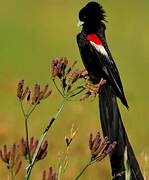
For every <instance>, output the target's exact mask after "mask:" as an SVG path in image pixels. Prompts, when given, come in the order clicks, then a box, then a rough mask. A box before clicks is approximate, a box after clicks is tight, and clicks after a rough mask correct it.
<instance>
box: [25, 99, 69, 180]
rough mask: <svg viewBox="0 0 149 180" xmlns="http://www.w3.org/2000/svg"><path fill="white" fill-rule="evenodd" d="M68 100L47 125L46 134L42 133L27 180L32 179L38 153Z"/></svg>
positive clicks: (28, 170)
mask: <svg viewBox="0 0 149 180" xmlns="http://www.w3.org/2000/svg"><path fill="white" fill-rule="evenodd" d="M66 101H67V99H66V98H64V99H63V101H62V103H61V106H60V108H59V109H58V111H57V112H56V114H55V116H54V117H53V118H52V119H51V120H50V121H49V124H48V125H47V127H46V128H45V130H44V132H43V133H42V135H41V137H40V139H39V143H38V145H37V148H36V150H35V153H34V156H33V159H32V162H31V163H30V165H29V166H28V168H27V175H26V176H25V180H29V178H30V175H31V172H32V169H33V167H34V165H35V162H36V158H37V155H38V152H39V150H40V147H41V145H42V143H43V141H44V139H45V137H46V135H47V133H48V130H49V129H50V128H51V126H52V124H53V123H54V122H55V120H56V119H57V118H58V116H59V114H60V113H61V111H62V109H63V107H64V105H65V103H66Z"/></svg>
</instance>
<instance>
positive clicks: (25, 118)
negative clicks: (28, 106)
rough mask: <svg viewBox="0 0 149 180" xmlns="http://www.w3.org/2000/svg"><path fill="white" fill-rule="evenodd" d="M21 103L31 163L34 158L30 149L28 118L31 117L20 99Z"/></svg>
mask: <svg viewBox="0 0 149 180" xmlns="http://www.w3.org/2000/svg"><path fill="white" fill-rule="evenodd" d="M20 103H21V109H22V113H23V116H24V121H25V135H26V146H27V154H28V159H29V163H31V161H32V159H31V154H30V150H29V132H28V118H29V116H28V114H27V113H26V112H25V110H24V107H23V101H20Z"/></svg>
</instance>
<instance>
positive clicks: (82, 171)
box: [75, 161, 91, 180]
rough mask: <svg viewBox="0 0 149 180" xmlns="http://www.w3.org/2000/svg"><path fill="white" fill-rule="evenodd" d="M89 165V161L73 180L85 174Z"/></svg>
mask: <svg viewBox="0 0 149 180" xmlns="http://www.w3.org/2000/svg"><path fill="white" fill-rule="evenodd" d="M90 165H91V161H89V162H88V163H87V164H86V165H85V166H84V168H83V169H82V170H81V172H80V173H79V174H78V176H77V177H76V178H75V180H78V179H80V177H81V176H82V174H83V173H84V172H85V170H86V169H87V168H88V167H89V166H90Z"/></svg>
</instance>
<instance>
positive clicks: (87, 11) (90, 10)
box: [78, 2, 105, 30]
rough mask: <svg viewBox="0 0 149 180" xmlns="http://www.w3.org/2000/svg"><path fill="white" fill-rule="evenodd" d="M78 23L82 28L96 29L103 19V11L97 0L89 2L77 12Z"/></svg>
mask: <svg viewBox="0 0 149 180" xmlns="http://www.w3.org/2000/svg"><path fill="white" fill-rule="evenodd" d="M79 20H80V21H79V23H78V25H83V27H84V28H87V29H93V30H95V29H96V30H97V28H99V27H100V24H101V23H103V21H105V11H104V10H103V8H102V6H101V5H100V4H99V3H97V2H89V3H88V4H87V5H86V6H85V7H83V8H82V9H81V10H80V12H79Z"/></svg>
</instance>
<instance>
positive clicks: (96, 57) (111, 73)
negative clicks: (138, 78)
mask: <svg viewBox="0 0 149 180" xmlns="http://www.w3.org/2000/svg"><path fill="white" fill-rule="evenodd" d="M77 42H78V46H79V49H80V53H81V56H82V59H83V61H84V63H85V64H86V65H85V66H89V67H88V68H90V66H93V65H92V64H95V67H94V71H98V69H100V70H102V73H103V75H105V76H106V78H107V80H108V81H109V83H110V84H111V86H112V88H113V90H114V91H115V93H116V95H117V96H118V97H119V98H120V99H121V101H122V103H123V104H124V105H125V106H126V107H128V104H127V101H126V98H125V95H124V91H123V87H122V83H121V80H120V76H119V72H118V70H117V67H116V65H115V63H114V61H113V58H112V56H111V54H110V53H109V49H108V48H107V46H105V42H104V43H103V41H102V40H101V39H100V37H99V36H97V35H96V34H91V35H89V36H87V37H86V36H85V35H83V34H80V35H78V36H77ZM107 49H108V50H107ZM88 68H87V70H88ZM97 73H98V72H97ZM94 74H95V72H94Z"/></svg>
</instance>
